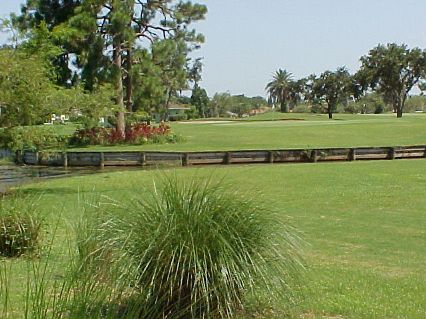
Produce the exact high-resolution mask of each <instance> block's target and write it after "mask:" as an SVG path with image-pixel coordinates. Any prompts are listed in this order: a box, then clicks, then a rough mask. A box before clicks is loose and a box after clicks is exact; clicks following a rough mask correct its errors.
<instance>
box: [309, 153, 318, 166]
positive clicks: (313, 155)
mask: <svg viewBox="0 0 426 319" xmlns="http://www.w3.org/2000/svg"><path fill="white" fill-rule="evenodd" d="M317 153H318V151H317V150H312V151H311V155H310V161H311V162H312V163H316V162H317V160H318V157H317Z"/></svg>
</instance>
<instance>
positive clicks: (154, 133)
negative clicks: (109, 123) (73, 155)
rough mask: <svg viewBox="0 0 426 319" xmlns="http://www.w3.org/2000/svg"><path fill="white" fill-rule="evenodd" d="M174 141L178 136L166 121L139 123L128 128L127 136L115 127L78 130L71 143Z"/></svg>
mask: <svg viewBox="0 0 426 319" xmlns="http://www.w3.org/2000/svg"><path fill="white" fill-rule="evenodd" d="M174 141H176V136H175V135H174V134H173V133H172V131H171V129H170V126H169V125H167V124H165V123H161V124H160V125H159V126H151V125H148V124H146V123H137V124H134V125H132V126H129V127H128V128H127V129H126V131H125V136H122V135H121V134H120V132H119V131H117V129H115V128H113V129H110V128H101V127H95V128H90V129H82V130H78V131H77V132H76V133H75V134H74V136H73V138H72V139H71V144H73V145H116V144H144V143H150V142H151V143H158V142H174Z"/></svg>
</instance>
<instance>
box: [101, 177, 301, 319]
mask: <svg viewBox="0 0 426 319" xmlns="http://www.w3.org/2000/svg"><path fill="white" fill-rule="evenodd" d="M124 210H125V213H124V214H118V213H116V214H111V215H115V216H121V217H117V220H116V221H115V222H109V223H107V224H108V225H109V226H108V227H110V230H109V231H108V232H104V233H109V234H110V236H113V237H115V239H114V240H113V241H111V240H109V241H108V242H109V243H111V242H116V243H120V249H124V252H125V255H126V258H123V261H124V262H126V263H129V264H127V267H133V269H134V270H135V271H133V273H135V274H136V280H135V287H134V288H135V291H136V295H137V298H139V303H142V302H141V301H143V305H144V309H149V311H148V312H147V311H142V312H141V314H140V316H139V317H140V318H146V319H148V318H150V319H155V318H170V319H172V318H173V319H179V318H231V317H233V316H235V314H236V313H237V312H239V311H241V310H242V309H243V308H244V305H245V303H246V296H247V295H248V294H254V295H255V294H256V289H257V288H259V287H262V288H261V289H263V291H264V290H265V289H266V290H267V291H268V293H270V295H271V296H276V297H283V296H290V295H291V293H292V291H291V289H292V288H291V285H290V282H292V281H293V279H294V276H296V274H297V273H298V271H299V270H300V269H301V268H302V266H301V265H302V264H301V263H300V259H299V254H298V250H299V248H298V242H299V240H298V237H297V236H296V235H295V233H294V231H293V230H292V229H291V228H289V227H288V226H285V225H283V224H282V223H281V222H280V220H279V219H278V218H277V215H276V214H275V213H273V212H271V211H270V210H269V209H267V208H265V205H260V204H258V203H256V201H255V200H252V199H250V198H249V197H248V196H241V195H239V194H238V193H236V192H234V191H232V190H230V188H227V187H224V186H223V185H222V184H221V183H213V182H206V181H197V180H193V181H180V180H178V179H177V178H175V177H173V178H166V179H165V180H164V181H163V183H162V185H161V187H160V189H155V190H154V191H153V192H151V194H149V195H138V196H137V198H136V199H134V200H133V201H132V204H131V205H130V206H129V205H127V206H126V207H125V208H124ZM111 225H113V227H111ZM106 247H109V248H108V249H110V248H111V244H108V245H106ZM118 262H119V261H118ZM132 295H133V297H134V296H135V294H134V293H133V294H132ZM280 300H283V299H282V298H281V299H280Z"/></svg>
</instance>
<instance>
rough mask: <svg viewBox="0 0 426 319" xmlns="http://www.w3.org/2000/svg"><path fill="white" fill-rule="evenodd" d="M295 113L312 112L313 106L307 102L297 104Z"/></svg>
mask: <svg viewBox="0 0 426 319" xmlns="http://www.w3.org/2000/svg"><path fill="white" fill-rule="evenodd" d="M293 112H294V113H310V112H311V108H310V106H309V105H308V104H306V103H301V104H297V105H296V106H295V107H294V109H293Z"/></svg>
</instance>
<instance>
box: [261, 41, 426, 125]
mask: <svg viewBox="0 0 426 319" xmlns="http://www.w3.org/2000/svg"><path fill="white" fill-rule="evenodd" d="M360 61H361V68H360V69H359V70H358V72H356V73H355V74H350V73H349V71H348V70H347V69H346V68H345V67H340V68H338V69H337V70H336V71H325V72H323V73H322V74H320V75H319V76H317V75H315V74H312V75H310V76H308V77H306V78H303V79H299V80H294V79H293V77H292V74H291V73H289V72H288V71H287V70H282V69H279V70H278V71H276V72H275V74H274V75H273V79H272V80H271V81H270V82H269V83H268V84H267V85H266V90H267V92H268V94H269V97H270V100H271V102H272V103H273V104H275V105H278V106H279V107H280V111H281V112H288V111H289V110H290V109H294V108H295V107H296V105H298V104H299V103H301V102H303V103H305V105H309V107H310V108H311V110H312V111H314V112H317V111H319V112H325V113H327V114H328V116H329V118H332V117H333V113H334V112H336V110H337V107H338V106H339V105H343V107H344V108H345V109H346V110H347V111H352V112H360V113H365V112H367V111H368V110H367V109H366V107H367V105H369V106H371V105H375V110H374V111H375V112H376V113H379V112H380V110H384V109H385V107H384V106H383V104H386V105H390V106H391V107H392V110H393V112H395V113H396V115H397V117H402V114H403V112H404V110H405V108H406V105H407V100H409V93H410V91H411V90H412V89H413V88H414V87H416V86H417V87H418V88H419V89H420V90H421V91H424V90H426V84H425V83H426V82H425V81H426V51H425V50H421V49H419V48H413V49H409V48H408V47H407V46H406V45H405V44H402V45H398V44H395V43H390V44H387V45H378V46H377V47H375V48H373V49H371V50H370V52H369V53H368V54H367V55H365V56H363V57H361V59H360ZM420 99H421V98H420ZM417 100H419V99H417ZM413 103H414V101H413V102H411V103H408V104H413Z"/></svg>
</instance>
